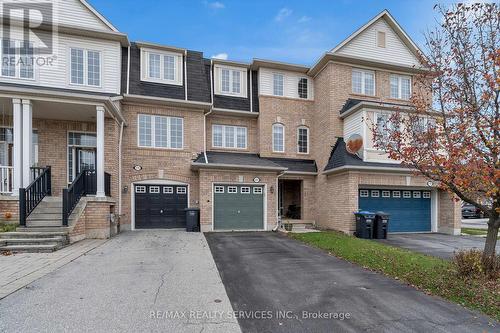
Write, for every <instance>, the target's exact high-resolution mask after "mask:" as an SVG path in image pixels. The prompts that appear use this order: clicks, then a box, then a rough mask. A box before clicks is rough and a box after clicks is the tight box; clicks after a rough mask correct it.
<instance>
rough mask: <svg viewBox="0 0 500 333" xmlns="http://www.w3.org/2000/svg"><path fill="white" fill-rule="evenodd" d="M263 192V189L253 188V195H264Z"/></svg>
mask: <svg viewBox="0 0 500 333" xmlns="http://www.w3.org/2000/svg"><path fill="white" fill-rule="evenodd" d="M262 193H263V190H262V187H259V186H256V187H254V188H253V194H262Z"/></svg>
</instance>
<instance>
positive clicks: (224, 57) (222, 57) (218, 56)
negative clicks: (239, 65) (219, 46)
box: [212, 53, 228, 60]
mask: <svg viewBox="0 0 500 333" xmlns="http://www.w3.org/2000/svg"><path fill="white" fill-rule="evenodd" d="M212 58H213V59H221V60H227V58H228V55H227V53H219V54H216V55H213V56H212Z"/></svg>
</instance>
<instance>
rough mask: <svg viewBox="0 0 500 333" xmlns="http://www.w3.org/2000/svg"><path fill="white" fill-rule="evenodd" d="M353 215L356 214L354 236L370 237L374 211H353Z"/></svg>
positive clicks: (371, 236)
mask: <svg viewBox="0 0 500 333" xmlns="http://www.w3.org/2000/svg"><path fill="white" fill-rule="evenodd" d="M354 215H355V216H356V234H355V235H356V237H358V238H366V239H372V238H373V223H374V221H375V213H372V212H367V211H361V212H356V213H354Z"/></svg>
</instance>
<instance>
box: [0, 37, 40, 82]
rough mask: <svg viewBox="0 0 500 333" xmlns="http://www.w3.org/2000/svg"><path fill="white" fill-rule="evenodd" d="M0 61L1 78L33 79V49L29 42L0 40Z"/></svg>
mask: <svg viewBox="0 0 500 333" xmlns="http://www.w3.org/2000/svg"><path fill="white" fill-rule="evenodd" d="M1 52H2V60H1V62H0V66H1V74H2V76H3V77H11V78H18V79H33V78H34V77H35V74H34V66H33V64H34V48H33V43H32V42H29V41H19V40H9V39H2V47H1Z"/></svg>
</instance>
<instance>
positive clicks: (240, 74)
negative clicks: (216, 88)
mask: <svg viewBox="0 0 500 333" xmlns="http://www.w3.org/2000/svg"><path fill="white" fill-rule="evenodd" d="M244 77H245V75H244V71H241V70H234V69H229V68H223V67H221V68H220V92H221V93H222V94H224V95H226V94H227V95H236V96H238V95H241V96H243V95H245V94H244V92H243V91H242V86H243V82H242V80H243V79H244Z"/></svg>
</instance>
